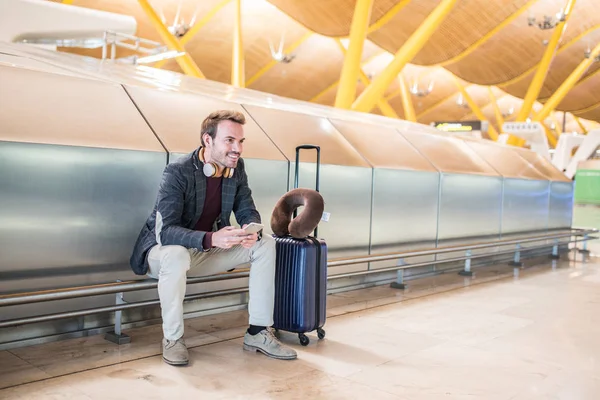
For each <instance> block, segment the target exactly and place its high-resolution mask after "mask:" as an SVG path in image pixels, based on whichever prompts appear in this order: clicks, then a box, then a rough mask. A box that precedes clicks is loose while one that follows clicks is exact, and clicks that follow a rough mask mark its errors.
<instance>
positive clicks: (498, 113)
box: [488, 86, 504, 140]
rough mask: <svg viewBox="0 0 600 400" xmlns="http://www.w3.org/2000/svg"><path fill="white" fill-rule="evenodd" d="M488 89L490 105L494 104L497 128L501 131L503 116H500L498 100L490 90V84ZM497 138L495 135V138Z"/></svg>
mask: <svg viewBox="0 0 600 400" xmlns="http://www.w3.org/2000/svg"><path fill="white" fill-rule="evenodd" d="M488 91H489V92H490V99H491V100H492V105H493V106H494V113H495V115H496V123H497V124H498V128H499V129H500V133H502V126H503V125H504V117H503V116H502V111H501V110H500V107H499V106H498V100H497V99H496V96H495V95H494V91H493V90H492V87H491V86H488ZM497 139H498V138H497V137H496V139H494V140H497Z"/></svg>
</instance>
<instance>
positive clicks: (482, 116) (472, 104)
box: [452, 75, 498, 140]
mask: <svg viewBox="0 0 600 400" xmlns="http://www.w3.org/2000/svg"><path fill="white" fill-rule="evenodd" d="M452 77H453V78H454V83H455V84H456V87H457V88H458V90H459V91H460V92H461V93H462V95H463V97H464V98H465V100H466V101H467V104H469V107H470V108H471V111H473V114H475V116H476V117H477V118H478V119H479V120H480V121H487V120H488V119H487V118H486V117H485V114H484V113H483V111H481V108H479V106H478V105H477V103H475V100H473V98H472V97H471V95H470V94H469V92H467V90H466V89H465V87H464V86H463V85H462V84H461V83H460V81H459V80H458V78H457V77H456V76H454V75H453V76H452ZM488 122H489V121H488ZM489 127H490V129H489V132H488V134H489V135H490V138H492V140H498V132H497V131H496V128H494V126H493V125H492V124H491V123H490V124H489Z"/></svg>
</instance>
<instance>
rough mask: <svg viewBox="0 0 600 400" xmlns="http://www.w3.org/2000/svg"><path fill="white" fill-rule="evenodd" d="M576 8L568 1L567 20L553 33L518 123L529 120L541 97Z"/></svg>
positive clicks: (528, 91) (524, 102)
mask: <svg viewBox="0 0 600 400" xmlns="http://www.w3.org/2000/svg"><path fill="white" fill-rule="evenodd" d="M574 6H575V0H568V1H567V5H566V8H565V20H564V21H561V22H559V23H558V24H557V25H556V27H555V28H554V32H552V36H551V38H550V41H549V42H548V45H547V46H546V50H545V51H544V55H543V56H542V60H541V61H540V62H539V64H538V68H537V70H536V71H535V75H534V76H533V79H532V80H531V84H530V85H529V89H528V90H527V94H526V95H525V98H524V99H523V104H522V106H521V109H520V110H519V114H517V122H523V121H525V120H526V119H527V118H529V114H531V109H532V108H533V104H534V103H535V101H536V100H537V98H538V96H539V95H540V91H541V90H542V86H543V85H544V81H545V80H546V75H547V74H548V69H549V68H550V64H551V63H552V59H553V58H554V55H555V53H556V49H557V48H558V45H559V43H560V41H561V39H562V37H563V34H564V32H565V30H566V29H567V21H568V20H569V17H570V16H571V14H572V10H573V7H574Z"/></svg>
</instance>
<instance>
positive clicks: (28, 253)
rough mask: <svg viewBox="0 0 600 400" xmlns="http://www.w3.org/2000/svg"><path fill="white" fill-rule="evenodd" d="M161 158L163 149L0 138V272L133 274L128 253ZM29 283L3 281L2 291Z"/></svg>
mask: <svg viewBox="0 0 600 400" xmlns="http://www.w3.org/2000/svg"><path fill="white" fill-rule="evenodd" d="M165 163H166V154H165V153H164V152H163V153H156V152H146V151H128V150H109V149H97V148H89V147H76V146H58V145H43V144H28V143H12V142H0V187H2V193H1V195H0V254H2V257H0V271H1V272H2V273H3V274H8V273H9V272H10V271H16V272H21V273H23V272H28V273H29V275H30V277H35V276H38V277H52V275H53V271H55V270H57V269H60V270H62V271H63V272H64V275H65V279H63V280H61V284H60V286H70V285H72V284H78V283H81V282H85V283H92V280H95V281H96V282H104V281H107V280H112V279H116V276H117V275H118V273H120V272H126V273H127V274H128V276H130V277H133V273H132V272H131V271H130V269H129V257H130V256H131V251H132V249H133V245H134V243H135V240H136V239H137V236H138V233H139V231H140V228H141V227H142V225H143V224H144V222H145V220H146V218H147V217H148V215H149V214H150V212H151V211H152V208H153V206H154V202H155V199H156V192H157V190H158V186H159V182H160V179H161V173H162V170H163V169H164V166H165ZM65 269H67V270H70V271H72V272H71V273H68V272H65V271H64V270H65ZM98 269H100V270H101V272H100V273H97V274H95V275H93V276H94V279H91V278H90V276H91V275H92V272H93V271H95V270H98ZM69 274H80V278H81V280H80V281H77V282H75V281H72V280H71V278H68V277H67V276H68V275H69ZM96 278H98V280H96ZM33 281H34V280H33V279H31V280H29V279H24V280H22V281H21V284H19V283H18V282H14V281H11V280H8V281H6V280H4V279H2V280H0V291H7V290H11V289H14V286H15V285H18V286H20V287H21V289H35V288H36V287H33V286H30V285H29V283H30V282H33Z"/></svg>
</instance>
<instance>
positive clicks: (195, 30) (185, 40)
mask: <svg viewBox="0 0 600 400" xmlns="http://www.w3.org/2000/svg"><path fill="white" fill-rule="evenodd" d="M232 1H233V0H222V1H221V2H220V3H218V4H217V5H216V6H214V7H213V8H211V10H210V11H209V12H208V13H206V15H205V16H203V17H202V18H200V20H199V21H198V22H196V23H195V24H194V26H192V27H191V28H190V30H189V31H187V32H186V34H185V35H184V36H183V37H182V38H181V39H180V40H179V43H181V45H182V46H185V45H186V44H188V43H189V41H190V40H192V39H193V38H194V37H195V36H196V34H197V33H198V32H200V29H202V28H203V27H204V26H205V25H206V24H208V23H209V22H210V21H211V20H212V19H213V18H214V16H215V15H217V13H218V12H219V11H221V9H222V8H223V7H225V6H226V5H227V4H229V3H231V2H232ZM167 61H168V60H161V61H159V62H157V63H156V64H154V65H153V67H154V68H162V67H163V66H164V65H165V64H166V63H167Z"/></svg>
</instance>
